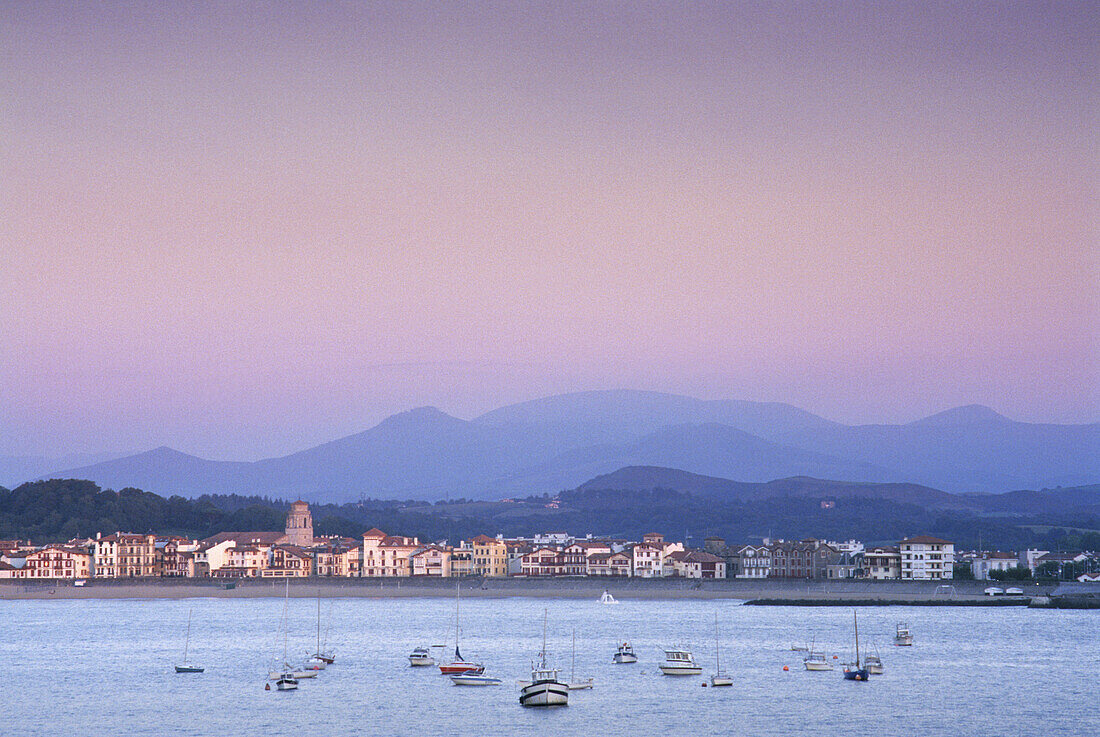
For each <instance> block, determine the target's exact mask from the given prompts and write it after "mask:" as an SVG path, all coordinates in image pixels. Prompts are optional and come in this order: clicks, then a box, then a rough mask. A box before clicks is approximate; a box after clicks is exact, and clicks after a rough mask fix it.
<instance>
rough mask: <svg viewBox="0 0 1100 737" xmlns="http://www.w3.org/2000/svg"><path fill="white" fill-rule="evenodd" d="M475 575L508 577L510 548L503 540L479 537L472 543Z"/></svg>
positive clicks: (486, 536)
mask: <svg viewBox="0 0 1100 737" xmlns="http://www.w3.org/2000/svg"><path fill="white" fill-rule="evenodd" d="M470 547H471V548H472V549H473V573H474V575H477V576H494V577H495V576H507V575H508V546H507V544H505V542H504V541H503V540H498V539H496V538H492V537H489V536H488V535H478V536H477V537H475V538H474V539H473V540H471V541H470Z"/></svg>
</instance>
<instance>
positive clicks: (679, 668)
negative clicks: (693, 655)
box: [657, 664, 703, 676]
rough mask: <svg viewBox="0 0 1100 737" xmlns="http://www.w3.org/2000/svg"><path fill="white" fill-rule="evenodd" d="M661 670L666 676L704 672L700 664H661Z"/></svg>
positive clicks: (692, 674) (691, 674)
mask: <svg viewBox="0 0 1100 737" xmlns="http://www.w3.org/2000/svg"><path fill="white" fill-rule="evenodd" d="M657 667H658V668H660V669H661V672H662V673H664V674H665V675H666V676H697V675H699V674H700V673H702V672H703V669H702V667H700V666H698V665H664V664H662V665H659V666H657Z"/></svg>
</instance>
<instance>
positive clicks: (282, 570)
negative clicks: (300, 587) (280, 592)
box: [260, 544, 313, 578]
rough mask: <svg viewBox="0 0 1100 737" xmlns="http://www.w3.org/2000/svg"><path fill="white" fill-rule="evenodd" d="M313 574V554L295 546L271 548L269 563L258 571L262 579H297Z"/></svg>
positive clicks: (284, 545) (285, 545)
mask: <svg viewBox="0 0 1100 737" xmlns="http://www.w3.org/2000/svg"><path fill="white" fill-rule="evenodd" d="M312 572H313V554H312V553H310V551H308V550H306V549H305V548H300V547H298V546H297V545H287V544H281V545H276V546H274V547H273V548H271V562H270V564H269V565H268V566H267V567H266V568H264V569H262V570H261V571H260V575H261V576H262V577H263V578H299V577H306V576H309V575H310V574H311V573H312Z"/></svg>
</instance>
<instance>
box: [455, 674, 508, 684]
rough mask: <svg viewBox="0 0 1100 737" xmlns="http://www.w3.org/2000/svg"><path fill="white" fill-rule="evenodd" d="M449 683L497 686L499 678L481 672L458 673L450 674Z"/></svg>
mask: <svg viewBox="0 0 1100 737" xmlns="http://www.w3.org/2000/svg"><path fill="white" fill-rule="evenodd" d="M451 683H453V684H454V685H456V686H499V685H500V684H501V680H500V679H499V678H493V677H492V676H487V675H484V674H482V673H459V674H457V675H453V676H451Z"/></svg>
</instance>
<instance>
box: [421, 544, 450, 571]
mask: <svg viewBox="0 0 1100 737" xmlns="http://www.w3.org/2000/svg"><path fill="white" fill-rule="evenodd" d="M412 575H414V576H433V577H436V578H449V577H450V575H451V551H449V550H447V549H446V548H443V547H441V546H439V545H429V546H427V547H425V548H422V549H421V550H418V551H417V552H415V553H413V554H412Z"/></svg>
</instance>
